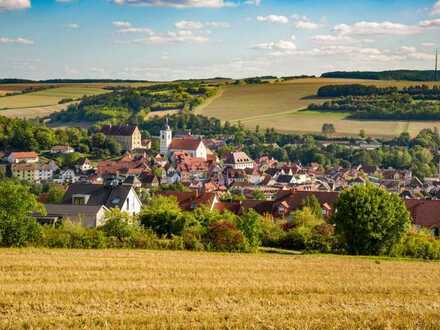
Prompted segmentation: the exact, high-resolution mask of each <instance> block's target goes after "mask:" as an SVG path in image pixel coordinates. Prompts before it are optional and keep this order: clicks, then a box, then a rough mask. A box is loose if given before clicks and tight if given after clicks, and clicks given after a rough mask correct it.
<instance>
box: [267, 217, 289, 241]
mask: <svg viewBox="0 0 440 330" xmlns="http://www.w3.org/2000/svg"><path fill="white" fill-rule="evenodd" d="M281 226H282V224H280V223H276V222H274V221H273V220H272V219H270V218H264V219H263V220H262V222H261V245H262V246H266V247H281V246H280V241H281V239H282V238H283V237H284V236H285V235H286V232H285V231H284V230H283V228H281Z"/></svg>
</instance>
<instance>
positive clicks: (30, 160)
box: [8, 151, 39, 164]
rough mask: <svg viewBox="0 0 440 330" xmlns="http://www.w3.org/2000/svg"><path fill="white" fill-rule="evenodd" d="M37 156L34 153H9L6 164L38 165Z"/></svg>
mask: <svg viewBox="0 0 440 330" xmlns="http://www.w3.org/2000/svg"><path fill="white" fill-rule="evenodd" d="M38 161H39V157H38V154H37V153H36V152H34V151H28V152H11V153H10V154H9V156H8V162H9V163H10V164H18V163H26V164H34V163H38Z"/></svg>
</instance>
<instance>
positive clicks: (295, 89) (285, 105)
mask: <svg viewBox="0 0 440 330" xmlns="http://www.w3.org/2000/svg"><path fill="white" fill-rule="evenodd" d="M351 83H361V84H367V85H376V86H383V87H385V86H397V87H405V86H412V85H416V84H420V83H417V82H406V81H371V80H347V79H324V78H319V79H318V78H317V79H298V80H292V81H288V82H285V83H276V84H260V85H242V86H227V87H224V89H223V91H222V93H221V94H220V95H219V96H218V97H216V98H214V99H212V100H211V102H209V103H208V104H206V105H205V106H202V107H199V108H198V109H197V112H198V113H200V114H203V115H205V116H212V117H217V118H219V119H221V120H224V121H226V120H228V121H231V122H238V121H240V122H242V123H243V124H244V125H245V126H247V127H249V128H255V127H256V126H257V125H259V126H260V128H275V129H277V130H279V131H282V132H288V133H297V132H299V133H316V132H320V131H321V128H322V125H323V124H324V123H332V124H334V126H335V128H336V134H339V135H358V134H359V132H360V130H361V129H364V130H365V132H366V133H367V134H368V135H371V136H394V135H398V134H400V133H401V132H404V131H408V132H409V133H410V134H411V135H416V134H417V133H418V132H419V131H420V130H421V129H423V128H432V127H440V122H438V121H437V122H408V121H374V120H366V121H359V120H347V119H346V115H344V114H340V113H314V114H312V113H310V112H307V111H306V112H299V110H301V109H304V108H306V107H307V106H308V105H309V104H310V103H320V102H324V101H325V99H317V98H314V97H313V96H314V95H316V92H317V90H318V89H319V87H321V86H324V85H329V84H351ZM426 84H427V85H433V83H426Z"/></svg>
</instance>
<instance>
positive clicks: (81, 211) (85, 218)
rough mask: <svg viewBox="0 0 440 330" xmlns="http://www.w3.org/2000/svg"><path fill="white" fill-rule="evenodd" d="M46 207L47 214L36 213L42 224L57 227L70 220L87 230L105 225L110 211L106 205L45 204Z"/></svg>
mask: <svg viewBox="0 0 440 330" xmlns="http://www.w3.org/2000/svg"><path fill="white" fill-rule="evenodd" d="M44 207H45V208H46V211H47V214H45V215H42V214H39V213H34V216H35V218H36V219H37V221H38V222H39V223H40V224H45V225H56V224H58V223H62V222H63V221H67V220H68V221H71V222H72V223H74V224H78V225H82V226H84V227H87V228H96V227H99V226H101V225H103V224H104V223H105V212H106V211H107V210H108V209H107V207H105V206H104V205H75V204H71V205H66V204H45V205H44Z"/></svg>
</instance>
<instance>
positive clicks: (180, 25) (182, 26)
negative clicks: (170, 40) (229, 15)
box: [174, 21, 230, 30]
mask: <svg viewBox="0 0 440 330" xmlns="http://www.w3.org/2000/svg"><path fill="white" fill-rule="evenodd" d="M174 26H175V27H176V28H177V29H179V30H201V29H203V28H207V27H209V28H228V27H230V25H229V23H227V22H199V21H179V22H176V23H175V24H174Z"/></svg>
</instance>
